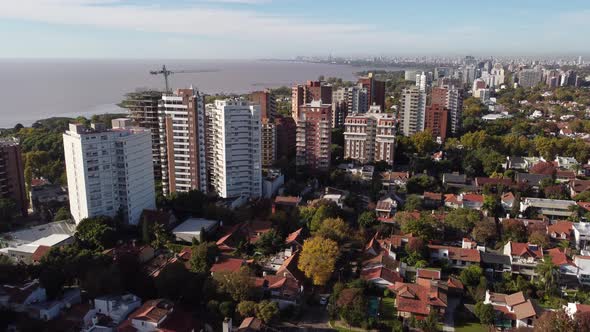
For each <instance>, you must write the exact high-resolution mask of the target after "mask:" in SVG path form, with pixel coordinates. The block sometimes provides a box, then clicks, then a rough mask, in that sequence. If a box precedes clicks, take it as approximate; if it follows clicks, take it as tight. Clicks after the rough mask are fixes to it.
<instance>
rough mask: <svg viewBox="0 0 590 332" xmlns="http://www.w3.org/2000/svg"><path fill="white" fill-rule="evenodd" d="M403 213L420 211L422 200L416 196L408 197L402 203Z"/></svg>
mask: <svg viewBox="0 0 590 332" xmlns="http://www.w3.org/2000/svg"><path fill="white" fill-rule="evenodd" d="M404 210H405V211H416V210H422V198H420V196H418V195H408V197H406V201H405V202H404Z"/></svg>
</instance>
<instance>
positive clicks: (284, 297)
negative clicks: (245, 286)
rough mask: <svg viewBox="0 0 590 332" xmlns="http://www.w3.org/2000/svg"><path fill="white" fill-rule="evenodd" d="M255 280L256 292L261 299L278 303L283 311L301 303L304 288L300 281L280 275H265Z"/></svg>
mask: <svg viewBox="0 0 590 332" xmlns="http://www.w3.org/2000/svg"><path fill="white" fill-rule="evenodd" d="M253 279H254V280H253V284H254V286H253V288H254V291H255V292H257V294H258V296H259V297H260V299H265V298H268V299H270V300H271V301H273V302H276V303H277V304H278V306H279V308H280V309H281V310H282V309H285V308H287V307H289V306H293V305H298V304H299V303H300V300H301V295H302V292H303V287H302V286H301V283H300V282H299V281H297V280H295V279H293V278H291V277H287V276H279V275H264V276H262V277H255V278H253Z"/></svg>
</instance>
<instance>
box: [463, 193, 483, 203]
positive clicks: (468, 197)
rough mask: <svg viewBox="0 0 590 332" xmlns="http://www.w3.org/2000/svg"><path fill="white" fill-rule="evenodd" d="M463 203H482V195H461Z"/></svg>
mask: <svg viewBox="0 0 590 332" xmlns="http://www.w3.org/2000/svg"><path fill="white" fill-rule="evenodd" d="M463 201H469V202H478V203H483V195H478V194H463Z"/></svg>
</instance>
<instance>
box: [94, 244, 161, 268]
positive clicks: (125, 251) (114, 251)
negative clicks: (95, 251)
mask: <svg viewBox="0 0 590 332" xmlns="http://www.w3.org/2000/svg"><path fill="white" fill-rule="evenodd" d="M102 253H103V254H105V255H107V256H110V257H112V258H113V260H117V259H121V258H122V257H124V256H131V257H134V258H136V259H137V261H138V262H139V263H141V264H143V263H146V262H148V261H150V260H151V259H153V258H154V257H155V251H154V248H153V247H152V246H150V245H149V244H144V245H139V244H137V242H135V241H133V242H131V243H125V244H120V245H117V246H116V247H114V248H111V249H107V250H105V251H103V252H102Z"/></svg>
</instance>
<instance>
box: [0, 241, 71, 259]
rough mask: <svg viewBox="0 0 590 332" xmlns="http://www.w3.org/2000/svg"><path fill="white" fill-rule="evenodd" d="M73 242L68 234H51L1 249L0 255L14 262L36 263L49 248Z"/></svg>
mask: <svg viewBox="0 0 590 332" xmlns="http://www.w3.org/2000/svg"><path fill="white" fill-rule="evenodd" d="M73 242H74V237H73V236H71V235H69V234H52V235H49V236H46V237H43V238H41V239H38V240H36V241H33V242H30V243H26V244H21V245H17V246H14V247H11V246H9V247H5V248H2V249H0V254H1V255H5V256H8V257H10V258H11V259H12V260H14V261H15V262H23V263H26V264H31V263H38V262H39V261H40V260H41V258H43V256H45V254H47V253H48V252H49V250H50V249H51V248H53V247H63V246H66V245H69V244H71V243H73Z"/></svg>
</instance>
